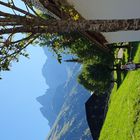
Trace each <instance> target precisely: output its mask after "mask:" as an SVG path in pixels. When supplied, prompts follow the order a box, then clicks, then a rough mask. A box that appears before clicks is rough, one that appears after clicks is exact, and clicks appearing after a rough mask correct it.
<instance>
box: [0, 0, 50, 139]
mask: <svg viewBox="0 0 140 140" xmlns="http://www.w3.org/2000/svg"><path fill="white" fill-rule="evenodd" d="M3 1H4V2H7V0H3ZM15 2H17V4H18V6H22V7H23V3H21V1H19V0H17V1H16V0H15ZM0 10H2V11H6V12H7V11H8V9H5V8H4V7H0ZM28 52H29V54H30V59H27V58H24V57H20V61H19V63H13V64H12V68H11V71H9V72H3V73H2V78H3V80H0V139H1V140H45V139H46V137H47V134H48V131H49V127H48V122H47V120H46V119H45V118H44V117H43V116H42V114H41V112H40V110H39V109H40V104H39V103H38V102H37V101H36V97H38V96H40V95H43V94H44V93H45V91H46V89H47V88H48V87H47V85H46V84H45V80H44V78H43V77H42V67H43V64H44V63H45V61H46V58H47V57H46V56H45V54H44V52H43V49H42V48H40V47H33V46H29V48H28Z"/></svg>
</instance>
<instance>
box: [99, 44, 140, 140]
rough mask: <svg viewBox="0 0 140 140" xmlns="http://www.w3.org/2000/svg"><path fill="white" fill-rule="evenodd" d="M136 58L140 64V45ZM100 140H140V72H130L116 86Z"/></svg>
mask: <svg viewBox="0 0 140 140" xmlns="http://www.w3.org/2000/svg"><path fill="white" fill-rule="evenodd" d="M134 56H135V57H134V62H140V45H139V47H138V50H137V51H136V53H135V55H134ZM99 140H140V70H136V71H130V72H128V73H127V75H126V77H125V79H124V81H123V82H122V83H121V85H120V86H119V88H117V85H115V86H114V89H113V90H112V94H111V99H110V105H109V110H108V113H107V117H106V120H105V123H104V126H103V128H102V131H101V134H100V138H99Z"/></svg>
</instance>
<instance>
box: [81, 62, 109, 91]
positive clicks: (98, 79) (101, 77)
mask: <svg viewBox="0 0 140 140" xmlns="http://www.w3.org/2000/svg"><path fill="white" fill-rule="evenodd" d="M78 81H79V83H81V84H82V85H83V86H84V87H85V88H86V89H88V90H90V91H98V93H102V92H104V91H106V90H107V89H108V88H109V85H110V81H111V73H110V71H109V69H108V67H107V66H105V65H102V64H92V65H91V64H88V65H84V67H83V69H82V72H81V74H80V75H79V76H78Z"/></svg>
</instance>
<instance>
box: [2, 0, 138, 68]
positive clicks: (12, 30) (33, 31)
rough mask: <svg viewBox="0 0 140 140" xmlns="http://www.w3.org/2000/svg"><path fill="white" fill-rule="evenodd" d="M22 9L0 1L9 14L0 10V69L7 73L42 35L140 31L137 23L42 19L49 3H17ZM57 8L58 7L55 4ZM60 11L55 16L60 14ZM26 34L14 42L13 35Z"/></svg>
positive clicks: (40, 0)
mask: <svg viewBox="0 0 140 140" xmlns="http://www.w3.org/2000/svg"><path fill="white" fill-rule="evenodd" d="M21 1H23V2H24V4H25V6H26V9H23V8H22V7H20V6H19V5H18V4H16V3H15V2H14V1H13V0H7V2H3V1H0V6H4V7H6V8H8V9H11V10H12V11H13V13H11V12H5V11H2V10H0V69H1V70H9V65H10V63H11V62H12V61H13V60H16V61H18V57H19V55H24V56H28V55H27V54H26V52H24V50H25V48H26V47H27V46H28V45H29V44H31V43H33V42H34V41H35V40H36V39H38V38H39V36H42V35H43V34H46V33H50V34H53V33H68V32H79V31H95V32H114V31H121V30H123V31H126V30H140V19H125V20H84V19H80V20H78V18H77V19H76V18H74V19H73V18H69V19H67V20H66V19H62V20H60V19H55V16H54V15H53V14H52V13H51V14H50V13H49V14H48V15H46V11H47V9H46V8H49V6H50V3H51V4H53V3H52V1H51V0H50V1H51V2H50V1H49V0H21ZM59 4H60V3H59ZM34 7H36V8H38V9H40V10H41V11H42V12H43V13H45V18H44V16H41V15H40V14H38V13H37V12H36V10H35V9H34ZM61 9H63V7H60V8H58V9H57V12H60V13H61ZM19 33H22V34H23V33H26V34H23V35H22V36H21V38H20V39H17V40H16V37H15V36H16V35H17V34H19Z"/></svg>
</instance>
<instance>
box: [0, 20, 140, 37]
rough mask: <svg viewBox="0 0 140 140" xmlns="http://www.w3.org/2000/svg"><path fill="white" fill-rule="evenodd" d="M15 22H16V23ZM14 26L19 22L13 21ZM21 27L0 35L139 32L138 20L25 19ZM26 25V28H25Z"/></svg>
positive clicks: (0, 32) (5, 31) (4, 31)
mask: <svg viewBox="0 0 140 140" xmlns="http://www.w3.org/2000/svg"><path fill="white" fill-rule="evenodd" d="M16 20H17V22H16ZM14 22H15V24H16V23H18V24H19V20H18V18H17V19H14ZM21 25H23V26H21V27H13V28H10V29H1V30H0V34H7V33H19V32H21V33H23V32H25V33H28V32H32V33H56V32H58V33H62V32H75V31H95V32H117V31H128V30H134V31H136V30H140V19H126V20H79V21H72V20H54V19H51V20H44V21H43V20H42V21H41V20H40V19H38V20H37V19H35V20H33V19H27V18H25V20H24V21H23V22H21ZM26 25H27V26H26Z"/></svg>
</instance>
